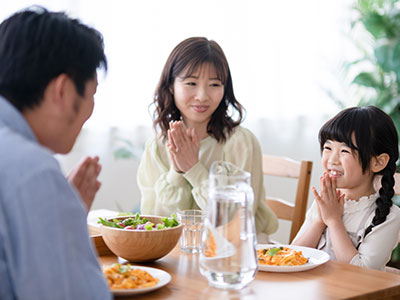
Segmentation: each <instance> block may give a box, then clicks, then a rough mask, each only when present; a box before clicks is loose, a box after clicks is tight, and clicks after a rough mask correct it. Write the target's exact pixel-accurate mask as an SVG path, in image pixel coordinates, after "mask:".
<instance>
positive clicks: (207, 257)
mask: <svg viewBox="0 0 400 300" xmlns="http://www.w3.org/2000/svg"><path fill="white" fill-rule="evenodd" d="M224 164H226V163H224ZM229 168H232V166H229ZM241 172H242V171H241ZM242 173H244V174H242ZM242 173H241V174H240V176H238V174H237V173H234V174H235V176H233V175H232V174H231V175H230V176H229V178H228V180H227V178H225V179H224V180H222V181H221V180H218V182H216V181H215V178H211V175H210V190H209V206H208V212H207V216H206V218H205V220H204V231H203V234H202V252H201V255H200V272H201V274H202V275H204V276H205V277H206V278H207V279H208V282H209V284H210V285H211V286H214V287H218V288H225V289H241V288H243V287H244V286H246V285H247V284H248V283H250V282H251V281H252V280H253V279H254V277H255V274H256V273H257V256H256V250H255V246H256V237H255V230H254V219H253V215H252V205H253V192H252V190H251V187H250V185H249V180H250V175H249V174H248V173H246V172H242ZM224 176H225V175H224ZM234 177H235V178H234ZM243 178H244V179H243ZM219 179H221V178H219Z"/></svg>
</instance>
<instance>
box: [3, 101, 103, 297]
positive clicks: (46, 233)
mask: <svg viewBox="0 0 400 300" xmlns="http://www.w3.org/2000/svg"><path fill="white" fill-rule="evenodd" d="M88 236H89V235H88V231H87V225H86V211H85V208H84V206H83V203H82V201H81V198H80V197H79V196H78V193H77V191H76V190H75V189H74V188H73V187H72V186H71V185H70V184H69V183H68V181H67V180H66V178H65V177H64V176H63V174H62V172H61V169H60V166H59V164H58V162H57V160H56V159H55V158H54V157H53V153H52V152H50V151H49V150H48V149H46V148H44V147H42V146H41V145H40V144H39V143H38V141H37V139H36V137H35V136H34V133H33V131H32V129H31V128H30V126H29V125H28V123H27V122H26V120H25V119H24V117H23V116H22V114H21V113H20V112H18V111H17V110H16V109H15V108H14V106H12V105H10V103H9V102H7V101H6V100H5V99H4V98H2V97H1V96H0V299H2V300H7V299H51V300H55V299H96V300H97V299H110V298H111V294H110V292H109V290H108V287H107V284H106V282H105V279H104V277H103V275H102V272H101V269H100V266H99V264H98V262H97V259H96V255H95V252H94V249H93V245H92V243H91V241H90V239H89V237H88Z"/></svg>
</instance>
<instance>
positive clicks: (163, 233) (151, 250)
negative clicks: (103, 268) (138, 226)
mask: <svg viewBox="0 0 400 300" xmlns="http://www.w3.org/2000/svg"><path fill="white" fill-rule="evenodd" d="M129 217H132V216H123V217H116V218H111V219H109V220H112V219H118V220H124V219H126V218H129ZM141 217H145V218H146V219H148V220H149V221H151V222H152V223H155V224H157V223H162V220H161V217H159V216H146V215H143V216H142V215H141ZM182 229H183V225H182V224H179V225H178V226H176V227H172V228H166V229H161V230H126V229H120V228H114V227H109V226H104V225H101V226H100V231H101V234H102V236H103V239H104V242H105V243H106V245H107V247H108V248H109V249H110V250H111V251H112V252H113V253H114V254H115V255H117V256H119V257H122V258H124V259H126V260H129V261H132V262H145V261H154V260H157V259H159V258H161V257H163V256H165V255H167V254H168V253H169V252H170V251H171V250H172V249H173V248H174V247H175V246H176V244H177V243H178V240H179V238H180V236H181V234H182Z"/></svg>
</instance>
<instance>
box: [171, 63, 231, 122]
mask: <svg viewBox="0 0 400 300" xmlns="http://www.w3.org/2000/svg"><path fill="white" fill-rule="evenodd" d="M185 75H186V70H184V71H183V72H182V73H181V74H179V75H178V76H177V77H176V78H175V82H174V85H173V91H172V92H173V94H174V100H175V105H176V107H177V108H178V109H179V111H180V113H181V116H182V118H183V121H184V122H185V124H186V126H187V127H192V128H199V127H204V128H207V124H208V122H209V120H210V119H211V115H212V114H213V113H214V111H215V110H216V109H217V107H218V105H219V103H220V102H221V100H222V97H223V96H224V85H223V84H222V82H221V81H220V80H219V79H218V78H217V73H216V72H215V68H214V66H212V65H211V64H209V63H205V64H203V65H201V66H200V67H199V68H198V69H197V70H195V72H193V74H191V75H190V76H189V77H186V78H185Z"/></svg>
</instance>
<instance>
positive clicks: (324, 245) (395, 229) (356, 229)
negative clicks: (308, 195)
mask: <svg viewBox="0 0 400 300" xmlns="http://www.w3.org/2000/svg"><path fill="white" fill-rule="evenodd" d="M378 196H379V194H378V193H377V194H374V195H371V196H370V197H368V196H365V197H361V198H360V200H359V201H354V200H345V202H344V212H343V216H342V220H343V223H344V226H345V228H346V230H347V233H348V235H349V237H350V239H351V240H352V242H353V244H354V246H355V247H357V245H358V244H359V243H360V242H361V244H360V247H359V248H358V254H357V255H355V256H354V257H353V258H352V260H351V261H350V264H352V265H356V266H361V267H365V268H370V269H377V270H384V268H385V265H386V264H387V262H388V261H389V260H390V257H391V254H392V251H393V249H394V248H395V247H396V246H397V244H398V240H399V231H400V209H399V207H397V206H396V205H394V204H393V205H392V207H391V209H390V213H389V214H388V215H387V217H386V221H385V222H383V223H381V224H379V225H377V226H375V227H373V229H372V231H371V232H370V233H369V234H368V235H367V236H366V237H365V239H364V232H365V229H366V228H367V227H368V226H369V225H371V223H372V219H373V217H374V216H375V209H376V204H375V200H376V199H377V198H378ZM317 216H318V211H317V204H316V202H315V201H314V202H313V204H312V205H311V208H310V209H309V210H308V212H307V215H306V220H305V222H304V224H303V226H302V227H301V228H300V231H299V232H298V233H297V236H296V238H297V237H298V236H300V235H301V234H303V233H304V231H305V230H306V229H307V227H308V226H310V224H312V222H313V221H314V219H315V218H316V217H317ZM296 238H295V240H296ZM317 249H320V250H323V251H325V252H327V253H328V254H329V255H330V256H331V259H333V260H336V256H335V254H334V251H333V248H332V245H331V241H330V238H329V229H328V228H326V229H325V231H324V232H323V234H322V236H321V239H320V241H319V243H318V246H317Z"/></svg>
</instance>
